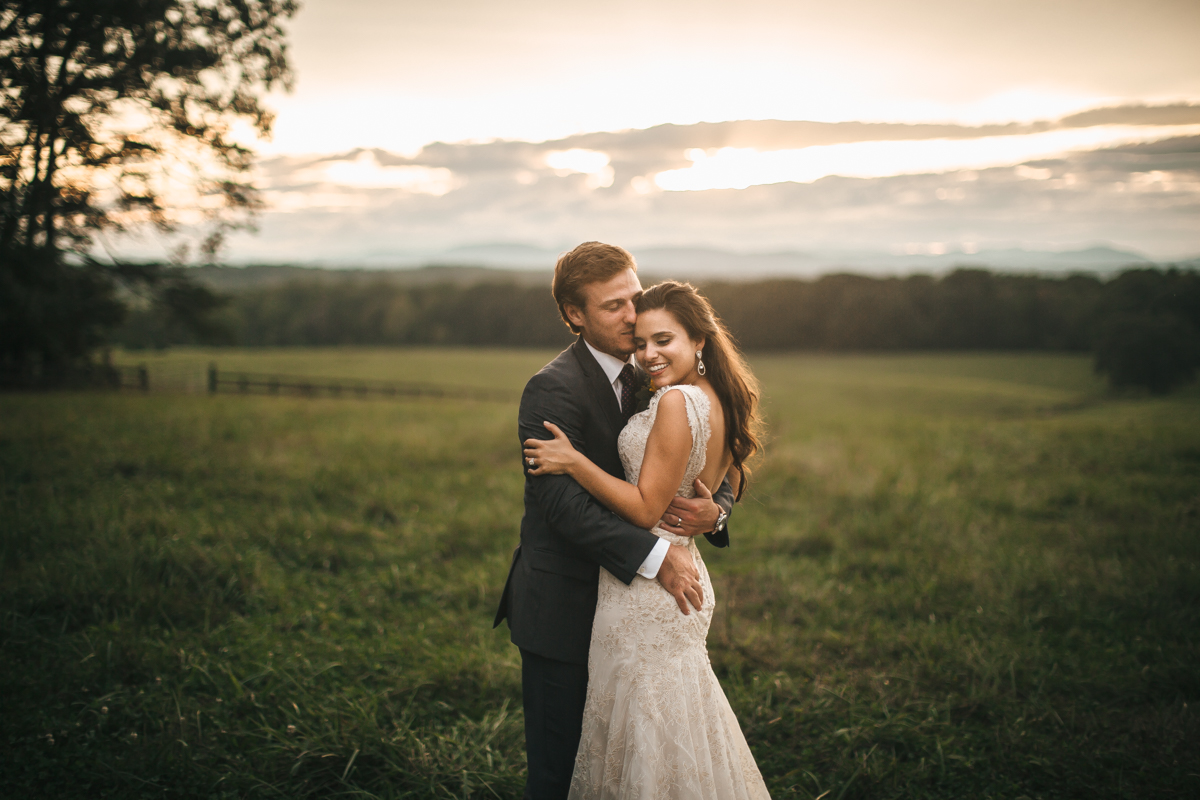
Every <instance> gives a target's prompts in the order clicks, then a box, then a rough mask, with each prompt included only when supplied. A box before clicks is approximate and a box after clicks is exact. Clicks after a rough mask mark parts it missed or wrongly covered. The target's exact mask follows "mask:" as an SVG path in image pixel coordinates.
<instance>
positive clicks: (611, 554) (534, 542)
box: [493, 337, 733, 664]
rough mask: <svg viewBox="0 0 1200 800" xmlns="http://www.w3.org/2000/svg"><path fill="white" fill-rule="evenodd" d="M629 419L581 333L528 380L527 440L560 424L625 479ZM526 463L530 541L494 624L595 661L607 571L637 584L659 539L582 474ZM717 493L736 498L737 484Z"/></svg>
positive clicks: (571, 658)
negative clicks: (539, 472) (583, 482)
mask: <svg viewBox="0 0 1200 800" xmlns="http://www.w3.org/2000/svg"><path fill="white" fill-rule="evenodd" d="M626 420H627V417H626V416H625V415H624V414H622V413H621V408H620V404H619V403H618V402H617V398H616V395H615V393H614V392H613V389H612V384H610V383H609V381H608V378H607V377H606V376H605V374H604V371H603V370H602V369H601V368H600V365H599V364H598V363H596V359H595V358H594V357H593V356H592V354H591V352H589V351H588V349H587V346H586V345H585V344H584V343H583V338H582V337H580V338H579V339H577V340H576V342H575V344H573V345H572V346H571V347H568V348H567V349H566V350H564V351H563V352H562V353H560V354H559V355H558V357H557V358H555V359H554V360H553V361H551V362H550V363H549V364H547V365H546V366H545V367H543V368H542V369H541V371H540V372H538V373H537V374H536V375H534V376H533V377H532V378H531V379H530V380H529V383H527V384H526V385H525V391H524V393H523V394H522V395H521V409H520V412H519V414H518V417H517V428H518V436H519V438H520V441H522V442H524V441H525V440H526V439H534V438H536V439H549V438H551V437H550V432H549V431H547V430H546V428H545V427H544V426H543V425H542V422H543V421H550V422H553V423H554V424H555V425H557V426H558V427H559V428H561V429H562V431H563V433H565V434H566V435H567V437H568V438H569V439H570V440H571V444H572V445H573V446H574V447H575V449H576V450H579V451H580V452H581V453H583V454H584V455H586V456H587V457H588V458H589V459H591V460H592V462H593V463H595V464H596V465H597V466H598V467H600V468H601V469H603V470H604V471H605V472H607V473H608V474H610V475H613V476H615V477H617V478H621V479H622V480H624V478H625V471H624V468H623V467H622V466H621V459H620V456H619V455H618V454H617V434H619V433H620V432H621V428H623V427H624V426H625V422H626ZM521 464H522V467H523V468H524V469H525V470H526V476H525V514H524V516H523V517H522V518H521V544H520V546H519V547H518V548H517V549H516V551H515V552H514V553H513V560H512V566H511V568H510V569H509V572H508V580H507V582H506V583H505V586H504V593H503V595H502V596H501V598H500V607H499V609H498V610H497V612H496V620H495V623H494V625H493V627H495V625H499V624H500V621H501V620H503V619H505V618H507V619H508V627H509V630H510V632H511V638H512V642H513V644H515V645H517V646H518V647H520V648H522V649H523V650H529V651H531V652H533V653H536V654H537V655H540V656H544V657H546V658H552V659H555V660H558V661H565V662H567V663H572V664H587V657H588V646H589V644H590V642H591V637H592V617H593V616H594V615H595V613H596V593H597V585H598V582H599V576H600V570H599V568H600V567H601V566H603V567H604V568H605V569H607V570H608V571H609V572H611V573H612V574H613V576H615V577H616V578H617V579H618V580H620V581H622V582H624V583H626V584H629V583H631V582H632V581H633V578H634V576H635V575H636V574H637V569H638V567H640V566H641V565H642V562H643V561H645V560H646V556H648V555H649V554H650V551H651V550H652V549H653V548H654V545H655V544H656V543H657V542H658V537H657V536H655V535H654V534H652V533H650V532H649V531H646V530H643V529H642V528H638V527H636V526H634V525H631V524H629V523H628V522H625V521H624V520H622V519H621V518H620V517H618V516H617V515H616V514H613V513H612V512H611V511H609V510H608V509H606V508H605V507H604V506H602V505H601V504H600V503H599V502H598V501H597V500H595V498H593V497H592V496H591V495H590V494H588V493H587V492H586V491H584V489H583V487H582V486H580V485H579V484H578V483H576V482H575V479H574V478H570V477H568V476H566V475H547V476H542V477H536V478H533V477H530V476H529V475H528V469H527V466H526V464H525V460H524V459H523V458H522V460H521ZM716 496H717V499H718V500H720V501H721V502H722V505H724V506H726V507H729V506H731V505H732V501H733V493H732V490H731V489H730V487H729V484H728V482H726V483H723V484H722V485H721V489H720V490H719V491H718V493H717V495H716ZM709 539H710V541H712V542H713V543H714V544H716V545H717V546H719V547H722V546H724V545H725V544H727V543H728V538H727V536H726V535H725V532H722V534H720V535H718V536H717V537H715V538H714V537H709Z"/></svg>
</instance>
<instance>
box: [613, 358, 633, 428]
mask: <svg viewBox="0 0 1200 800" xmlns="http://www.w3.org/2000/svg"><path fill="white" fill-rule="evenodd" d="M617 380H619V381H620V382H621V413H623V414H624V415H625V416H629V414H630V412H632V411H633V383H634V370H633V364H626V365H625V366H624V367H623V368H622V369H621V374H620V375H618V376H617Z"/></svg>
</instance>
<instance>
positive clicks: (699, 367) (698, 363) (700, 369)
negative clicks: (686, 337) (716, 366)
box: [696, 350, 708, 378]
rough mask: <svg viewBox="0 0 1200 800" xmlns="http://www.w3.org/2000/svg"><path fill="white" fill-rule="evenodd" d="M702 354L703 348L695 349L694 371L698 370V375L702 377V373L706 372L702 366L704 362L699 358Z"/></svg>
mask: <svg viewBox="0 0 1200 800" xmlns="http://www.w3.org/2000/svg"><path fill="white" fill-rule="evenodd" d="M702 355H704V351H703V350H697V351H696V372H698V373H699V374H700V377H702V378H703V377H704V373H706V372H708V370H706V369H705V368H704V362H703V361H701V360H700V356H702Z"/></svg>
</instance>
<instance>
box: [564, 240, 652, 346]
mask: <svg viewBox="0 0 1200 800" xmlns="http://www.w3.org/2000/svg"><path fill="white" fill-rule="evenodd" d="M627 269H631V270H633V271H634V272H637V262H636V261H634V260H633V256H631V255H630V254H629V251H628V250H626V249H625V248H623V247H617V246H616V245H615V244H604V243H603V242H584V243H583V244H581V245H579V246H578V247H576V248H575V249H574V250H572V251H571V252H569V253H565V254H564V255H561V256H559V258H558V263H557V264H555V265H554V282H553V283H551V284H550V292H551V293H552V294H553V295H554V302H556V303H558V313H559V314H561V315H562V318H563V322H565V323H567V327H568V328H570V329H571V332H572V333H579V328H577V327H575V326H574V325H572V324H571V320H569V319H567V309H566V306H567V305H568V304H570V305H573V306H575V307H576V308H580V309H586V307H587V305H586V302H585V300H584V296H583V287H584V286H587V285H588V284H589V283H603V282H604V281H607V280H609V279H610V278H612V277H614V276H616V275H619V274H620V273H622V272H624V271H625V270H627Z"/></svg>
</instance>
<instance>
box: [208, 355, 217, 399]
mask: <svg viewBox="0 0 1200 800" xmlns="http://www.w3.org/2000/svg"><path fill="white" fill-rule="evenodd" d="M208 393H209V394H216V393H217V365H216V362H213V363H211V364H209V365H208Z"/></svg>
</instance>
